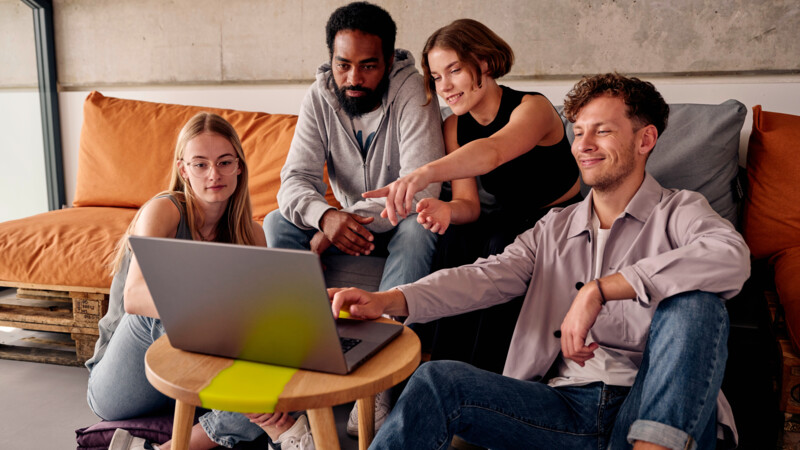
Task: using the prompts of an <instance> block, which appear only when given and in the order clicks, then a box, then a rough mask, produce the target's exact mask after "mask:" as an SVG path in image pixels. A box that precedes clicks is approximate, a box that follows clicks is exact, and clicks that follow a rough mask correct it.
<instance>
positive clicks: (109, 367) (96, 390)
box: [87, 314, 263, 447]
mask: <svg viewBox="0 0 800 450" xmlns="http://www.w3.org/2000/svg"><path fill="white" fill-rule="evenodd" d="M164 333H165V332H164V327H163V326H162V325H161V321H160V320H158V319H153V318H150V317H144V316H138V315H134V314H125V315H124V316H122V319H121V320H120V322H119V325H118V326H117V329H116V330H115V331H114V335H113V336H112V337H111V340H110V341H109V343H108V348H107V349H106V353H105V355H104V356H103V358H102V359H101V360H100V361H99V362H98V363H97V364H96V365H95V366H94V367H93V368H92V371H91V372H90V373H89V388H88V390H87V400H88V402H89V407H90V408H92V411H94V413H95V414H97V415H98V416H99V417H100V418H102V419H103V420H123V419H130V418H134V417H138V416H143V415H151V414H154V413H158V412H162V411H165V410H169V409H170V408H172V407H173V406H174V403H175V402H174V400H172V399H170V398H169V397H167V396H166V395H164V394H162V393H161V392H159V391H157V390H156V389H155V388H154V387H153V386H151V385H150V383H149V382H148V381H147V378H146V376H145V372H144V354H145V352H147V349H148V348H149V347H150V344H152V343H153V342H154V341H155V340H156V339H158V338H159V337H161V336H162V335H163V334H164ZM200 423H201V425H202V426H203V429H204V430H205V431H206V434H208V437H210V438H211V440H213V441H214V442H216V443H217V444H219V445H222V446H224V447H233V446H234V445H235V444H236V443H237V442H239V441H252V440H254V439H256V438H257V437H259V436H260V435H261V434H262V433H263V430H262V429H261V428H260V427H259V426H258V425H255V424H253V423H251V422H250V420H249V419H248V418H247V417H245V416H243V415H242V414H239V413H233V412H228V411H209V412H207V413H206V414H204V415H202V416H201V417H200Z"/></svg>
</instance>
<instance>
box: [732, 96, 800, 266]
mask: <svg viewBox="0 0 800 450" xmlns="http://www.w3.org/2000/svg"><path fill="white" fill-rule="evenodd" d="M798 142H800V116H794V115H790V114H780V113H774V112H767V111H762V110H761V105H757V106H754V107H753V132H752V134H750V144H749V147H748V150H747V179H748V191H747V196H746V201H745V216H744V237H745V240H746V241H747V244H748V245H749V246H750V251H751V253H752V254H753V256H754V257H755V258H766V257H770V256H772V255H774V254H776V253H777V252H780V251H783V250H786V249H789V248H792V247H796V246H799V245H800V183H798V177H800V158H798V157H797V150H796V147H797V143H798Z"/></svg>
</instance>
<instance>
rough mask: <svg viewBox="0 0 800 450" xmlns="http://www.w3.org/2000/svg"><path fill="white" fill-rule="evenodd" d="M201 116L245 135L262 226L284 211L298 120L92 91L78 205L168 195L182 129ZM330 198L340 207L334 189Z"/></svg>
mask: <svg viewBox="0 0 800 450" xmlns="http://www.w3.org/2000/svg"><path fill="white" fill-rule="evenodd" d="M200 111H208V112H213V113H216V114H219V115H220V116H222V117H224V118H225V119H227V120H228V121H229V122H230V123H231V124H232V125H233V127H234V128H236V131H237V132H238V133H239V137H240V138H241V140H242V147H243V148H244V152H245V159H246V160H247V164H248V167H249V169H250V186H249V188H250V196H251V200H252V203H253V218H254V219H255V220H258V221H262V220H263V219H264V216H265V215H267V213H269V212H270V211H272V210H274V209H276V208H277V207H278V203H277V200H276V198H275V197H276V196H277V194H278V188H279V187H280V171H281V168H282V167H283V164H284V162H285V161H286V155H287V153H288V151H289V144H291V141H292V137H293V136H294V126H295V124H296V123H297V116H293V115H284V114H266V113H261V112H245V111H235V110H230V109H220V108H206V107H200V106H184V105H173V104H166V103H152V102H143V101H137V100H125V99H119V98H113V97H104V96H103V95H102V94H100V93H99V92H92V93H91V94H89V96H88V97H87V98H86V102H85V103H84V107H83V128H82V129H81V139H80V150H79V156H78V180H77V187H76V191H75V200H74V202H73V205H74V206H120V207H126V208H130V207H133V208H138V207H139V206H141V205H142V204H143V203H144V202H146V201H147V200H149V199H150V198H151V197H152V196H153V195H155V194H156V193H158V192H160V191H162V190H165V189H166V188H167V187H168V186H167V185H168V183H169V175H170V172H171V170H172V157H173V154H174V149H175V143H176V141H177V137H178V132H179V131H180V129H181V128H182V127H183V125H184V124H185V123H186V122H187V121H188V120H189V119H190V118H191V117H192V116H193V115H195V114H196V113H198V112H200ZM326 182H327V178H326ZM326 198H327V199H328V202H329V203H331V204H333V205H335V206H337V207H338V203H336V201H335V199H334V198H333V194H332V193H331V191H330V189H328V193H327V195H326Z"/></svg>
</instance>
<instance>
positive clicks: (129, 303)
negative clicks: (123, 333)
mask: <svg viewBox="0 0 800 450" xmlns="http://www.w3.org/2000/svg"><path fill="white" fill-rule="evenodd" d="M135 298H136V294H135V293H134V292H132V290H131V289H130V287H129V286H125V289H124V290H123V291H122V308H123V309H124V310H125V312H126V313H128V314H139V310H138V308H137V307H136V306H137V304H136V302H135Z"/></svg>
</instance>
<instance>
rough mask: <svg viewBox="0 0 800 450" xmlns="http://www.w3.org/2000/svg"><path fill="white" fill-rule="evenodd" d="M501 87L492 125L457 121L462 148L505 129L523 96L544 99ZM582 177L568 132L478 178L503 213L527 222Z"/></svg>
mask: <svg viewBox="0 0 800 450" xmlns="http://www.w3.org/2000/svg"><path fill="white" fill-rule="evenodd" d="M500 87H501V88H502V89H503V94H502V98H501V99H500V109H499V110H498V111H497V116H496V117H495V118H494V120H493V121H492V123H490V124H489V125H486V126H483V125H481V124H479V123H478V122H477V121H475V119H474V118H473V117H472V115H471V114H464V115H463V116H458V117H457V127H456V128H457V140H458V145H459V146H463V145H466V144H467V143H469V142H472V141H474V140H476V139H481V138H486V137H489V136H491V135H493V134H494V133H496V132H497V131H499V130H500V129H501V128H503V127H504V126H505V125H506V124H507V123H508V121H509V120H510V119H511V112H512V111H514V108H516V107H517V106H519V104H520V103H521V102H522V97H523V96H525V95H542V94H540V93H538V92H520V91H515V90H513V89H511V88H508V87H506V86H500ZM578 174H579V172H578V165H577V164H576V163H575V159H574V158H573V157H572V152H571V150H570V144H569V140H568V139H567V133H566V131H565V132H564V137H563V138H562V139H561V141H560V142H559V143H557V144H555V145H550V146H541V145H537V146H535V147H533V148H532V149H531V150H530V151H528V152H526V153H524V154H522V155H520V156H518V157H516V158H515V159H512V160H511V161H508V162H507V163H505V164H503V165H501V166H499V167H497V168H495V169H494V170H492V171H491V172H489V173H487V174H485V175H480V176H479V177H478V178H479V179H480V183H481V185H482V186H483V188H484V189H485V190H486V191H487V192H488V193H490V194H492V195H493V196H494V197H495V200H496V201H497V205H496V206H498V207H499V208H500V210H502V211H503V212H504V213H505V214H510V215H511V216H514V217H520V218H523V219H524V218H527V217H531V216H536V217H537V218H538V216H539V215H540V214H541V212H540V211H539V210H540V209H541V208H543V207H544V206H546V205H548V204H550V203H552V202H553V201H554V200H556V199H558V198H559V197H561V196H562V195H564V193H566V192H567V191H568V190H569V189H570V188H571V187H572V185H573V184H575V180H576V179H577V178H578Z"/></svg>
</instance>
